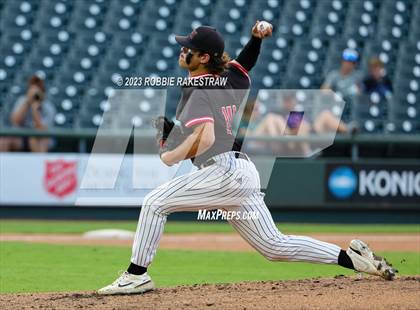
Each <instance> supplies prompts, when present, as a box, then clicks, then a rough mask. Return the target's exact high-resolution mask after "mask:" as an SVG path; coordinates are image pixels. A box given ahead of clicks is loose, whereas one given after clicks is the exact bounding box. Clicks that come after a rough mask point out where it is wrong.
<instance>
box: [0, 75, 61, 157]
mask: <svg viewBox="0 0 420 310" xmlns="http://www.w3.org/2000/svg"><path fill="white" fill-rule="evenodd" d="M54 116H55V108H54V106H53V105H52V104H51V103H50V102H49V101H48V100H46V98H45V84H44V81H43V80H42V79H41V78H39V77H38V76H35V75H34V76H32V77H31V78H30V79H29V81H28V89H27V92H26V95H24V96H21V97H19V98H18V99H17V101H16V102H15V104H14V106H13V109H12V113H11V115H10V123H11V124H12V126H13V127H17V128H28V129H33V130H46V129H48V128H49V127H51V126H53V122H54ZM52 146H53V140H52V139H50V138H36V137H27V138H26V137H25V138H20V137H7V138H5V137H3V138H0V151H3V152H5V151H30V152H47V151H48V150H49V149H50V148H51V147H52Z"/></svg>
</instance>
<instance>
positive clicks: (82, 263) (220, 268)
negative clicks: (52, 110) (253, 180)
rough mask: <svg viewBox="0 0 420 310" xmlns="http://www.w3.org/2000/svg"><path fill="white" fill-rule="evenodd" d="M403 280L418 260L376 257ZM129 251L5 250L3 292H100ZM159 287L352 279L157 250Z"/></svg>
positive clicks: (33, 224) (10, 245) (37, 227)
mask: <svg viewBox="0 0 420 310" xmlns="http://www.w3.org/2000/svg"><path fill="white" fill-rule="evenodd" d="M278 226H279V228H280V230H281V231H283V232H286V233H291V232H293V233H308V232H312V233H319V232H331V233H340V232H342V233H349V232H352V233H419V226H418V225H314V224H278ZM135 227H136V222H134V221H130V222H91V221H18V220H13V221H8V220H2V221H0V232H1V233H82V232H85V231H88V230H93V229H102V228H121V229H129V230H134V229H135ZM165 231H166V232H167V233H191V232H233V230H232V228H231V227H230V226H229V225H227V224H218V223H211V224H209V223H177V222H169V223H168V224H167V226H166V230H165ZM379 254H382V255H384V256H385V257H387V258H388V259H389V260H390V261H392V262H393V263H394V266H395V267H396V268H397V269H398V270H399V271H400V274H402V275H415V274H417V275H418V274H420V253H418V252H384V253H379ZM129 258H130V248H125V247H112V246H76V245H65V246H64V245H51V244H32V243H24V242H2V243H0V271H1V272H0V292H1V293H8V292H39V291H80V290H95V289H97V288H99V287H101V286H103V285H105V284H109V282H110V281H113V280H114V279H115V278H116V276H117V274H118V271H120V270H125V268H126V267H127V265H128V263H129ZM150 274H151V275H152V277H153V279H154V281H155V282H156V284H157V286H159V287H163V286H175V285H183V284H195V283H226V282H239V281H252V280H287V279H303V278H313V277H332V276H335V275H338V274H344V275H352V274H353V272H352V271H349V270H346V269H343V268H341V267H338V266H327V265H315V264H306V263H285V262H281V263H280V262H269V261H267V260H265V259H264V258H263V257H262V256H260V255H259V254H258V253H253V252H252V253H247V252H239V253H234V252H204V251H185V250H163V249H162V250H159V251H158V253H157V256H156V259H155V261H154V262H153V265H152V267H151V268H150Z"/></svg>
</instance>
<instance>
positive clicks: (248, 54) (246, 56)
mask: <svg viewBox="0 0 420 310" xmlns="http://www.w3.org/2000/svg"><path fill="white" fill-rule="evenodd" d="M258 23H259V21H257V22H256V23H255V25H254V26H253V27H252V31H251V34H252V35H251V39H250V40H249V41H248V43H247V44H246V45H245V46H244V48H243V49H242V51H241V52H240V53H239V55H238V57H237V58H236V59H235V60H233V61H236V62H238V63H239V64H240V65H241V66H242V67H244V68H245V69H246V70H247V71H250V70H251V69H252V68H253V67H254V66H255V63H256V62H257V59H258V55H259V54H260V50H261V42H262V40H263V39H264V38H267V37H270V36H271V35H272V32H273V27H272V26H270V27H268V28H267V29H264V30H263V31H261V30H259V29H258Z"/></svg>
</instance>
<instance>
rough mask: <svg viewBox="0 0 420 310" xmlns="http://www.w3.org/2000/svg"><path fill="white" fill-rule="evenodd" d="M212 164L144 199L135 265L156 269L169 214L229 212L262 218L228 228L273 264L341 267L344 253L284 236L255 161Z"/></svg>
mask: <svg viewBox="0 0 420 310" xmlns="http://www.w3.org/2000/svg"><path fill="white" fill-rule="evenodd" d="M213 159H214V160H215V161H216V163H215V164H213V165H211V166H208V167H206V168H204V169H200V170H197V171H194V172H192V173H189V174H187V175H182V176H179V177H177V178H175V179H173V180H171V181H169V182H167V183H165V184H163V185H161V186H159V187H158V188H156V189H155V190H153V191H152V192H150V193H149V194H148V195H147V196H146V197H145V199H144V201H143V206H142V210H141V212H140V217H139V222H138V225H137V231H136V235H135V238H134V243H133V248H132V256H131V262H132V263H134V264H136V265H140V266H143V267H148V266H149V265H150V264H151V262H152V260H153V257H154V256H155V254H156V250H157V247H158V244H159V240H160V238H161V236H162V233H163V228H164V225H165V223H166V218H167V216H168V215H169V214H171V213H173V212H179V211H198V210H204V209H206V210H214V209H224V210H229V211H230V210H232V211H239V212H244V211H245V212H257V215H258V216H257V218H249V219H246V220H245V219H242V218H241V219H231V220H229V223H230V224H231V225H232V226H233V227H234V228H235V229H236V230H237V231H238V233H239V234H240V235H241V236H242V237H243V238H244V239H245V240H246V241H247V242H248V243H249V244H250V245H251V246H252V247H254V248H255V249H256V250H257V251H258V252H260V253H261V254H262V255H263V256H264V257H266V258H267V259H269V260H273V261H301V262H313V263H325V264H337V259H338V255H339V253H340V247H338V246H336V245H334V244H331V243H327V242H323V241H319V240H315V239H313V238H309V237H304V236H293V235H284V234H282V233H281V232H280V231H279V230H278V229H277V227H276V226H275V224H274V222H273V219H272V217H271V214H270V212H269V210H268V208H267V206H266V205H265V203H264V200H263V197H264V194H263V193H261V191H260V178H259V175H258V171H257V169H256V168H255V165H254V164H253V163H252V162H251V161H250V160H246V159H237V158H235V156H234V152H227V153H223V154H220V155H217V156H215V157H213Z"/></svg>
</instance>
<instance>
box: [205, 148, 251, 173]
mask: <svg viewBox="0 0 420 310" xmlns="http://www.w3.org/2000/svg"><path fill="white" fill-rule="evenodd" d="M234 154H235V155H234V156H235V158H236V159H245V160H249V157H248V155H246V154H245V153H241V152H234ZM215 163H216V161H215V160H214V159H213V158H209V159H207V161H206V162H204V163H202V164H201V165H200V169H204V168H206V167H208V166H211V165H214V164H215Z"/></svg>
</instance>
